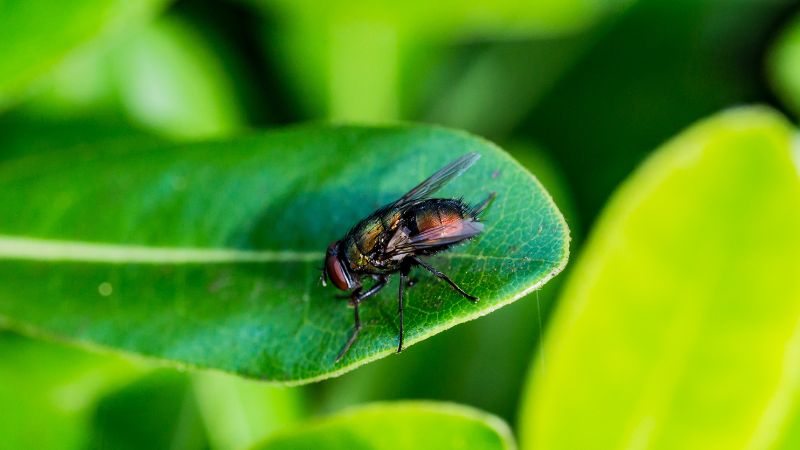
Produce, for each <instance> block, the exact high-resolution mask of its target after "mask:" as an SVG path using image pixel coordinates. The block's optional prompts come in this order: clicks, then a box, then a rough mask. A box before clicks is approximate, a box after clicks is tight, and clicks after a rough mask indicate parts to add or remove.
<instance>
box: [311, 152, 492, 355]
mask: <svg viewBox="0 0 800 450" xmlns="http://www.w3.org/2000/svg"><path fill="white" fill-rule="evenodd" d="M478 158H480V155H479V154H477V153H468V154H466V155H464V156H462V157H460V158H458V159H456V160H455V161H453V162H451V163H450V164H448V165H446V166H444V167H442V168H441V169H439V171H438V172H436V173H434V174H433V175H431V176H430V177H429V178H428V179H427V180H425V181H423V182H422V183H420V184H419V185H417V186H416V187H415V188H414V189H411V190H410V191H408V193H406V194H405V195H403V196H402V197H400V198H399V199H398V200H396V201H394V202H392V203H390V204H388V205H386V206H384V207H382V208H380V209H378V210H377V211H375V212H374V213H372V214H370V215H369V216H368V217H366V218H364V219H362V220H361V221H360V222H358V223H357V224H356V225H355V226H354V227H353V228H351V229H350V231H348V232H347V234H346V235H345V236H344V238H342V239H341V240H338V241H336V242H334V243H332V244H331V245H329V246H328V250H327V252H326V256H325V265H324V266H323V268H322V285H323V286H325V285H326V284H327V280H328V279H330V281H331V282H332V283H333V285H334V286H336V287H337V288H338V289H341V290H343V291H349V292H348V294H346V295H344V296H342V298H349V299H350V300H349V303H350V305H352V306H353V310H354V320H355V324H354V327H353V333H352V334H351V335H350V338H349V339H348V340H347V342H346V343H345V344H344V347H342V349H341V351H340V352H339V354H338V356H337V357H336V362H338V361H339V360H340V359H342V357H343V356H344V355H345V354H346V353H347V351H348V350H349V349H350V347H351V346H352V345H353V343H354V342H355V341H356V338H357V337H358V333H359V331H361V319H360V318H359V315H358V306H359V304H360V303H361V302H362V301H364V300H365V299H367V298H369V297H371V296H373V295H375V294H377V293H378V292H379V291H380V290H381V289H383V288H384V287H385V286H386V284H387V283H388V282H389V277H390V276H391V275H393V274H395V273H399V274H400V287H399V292H398V295H397V302H398V314H399V316H400V333H399V336H398V341H399V343H398V345H397V351H398V353H399V352H400V351H402V350H403V291H404V289H405V288H407V287H410V286H411V285H412V284H413V282H411V281H409V278H408V276H409V273H410V272H411V268H413V267H417V266H419V267H422V268H423V269H425V270H427V271H428V272H430V273H432V274H433V275H434V276H436V277H437V278H439V279H441V280H444V281H445V282H446V283H447V284H449V285H450V287H452V288H453V289H454V290H455V291H456V292H458V293H459V294H461V295H462V296H463V297H464V298H466V299H467V300H469V301H471V302H473V303H475V302H477V301H478V298H477V297H475V296H472V295H470V294H468V293H466V292H464V290H463V289H461V288H460V287H458V285H457V284H456V283H455V282H454V281H453V280H451V279H450V277H448V276H447V275H445V274H444V273H442V272H440V271H439V270H437V269H436V268H434V267H433V266H431V265H430V264H429V263H427V262H426V261H424V260H423V259H421V257H422V256H430V255H434V254H436V253H439V252H443V251H445V250H447V249H449V248H450V247H453V246H454V245H457V244H460V243H462V242H464V241H466V240H469V239H471V238H473V237H475V236H477V235H478V234H479V233H480V232H481V231H482V230H483V224H482V223H481V222H480V221H479V216H480V214H481V213H482V212H483V211H484V210H485V209H486V207H487V206H488V205H489V203H490V202H491V201H492V199H493V198H494V197H495V194H494V193H492V194H490V195H489V196H488V197H487V198H486V199H485V200H484V201H482V202H481V203H479V204H477V205H475V206H470V205H468V204H467V203H465V202H463V201H462V200H459V199H445V198H430V197H431V195H433V194H434V193H435V192H436V191H438V190H439V189H440V188H441V187H442V186H444V185H445V184H447V183H448V182H449V181H450V180H452V179H454V178H456V177H458V176H459V175H461V174H462V173H464V171H466V170H467V169H469V168H470V166H472V165H473V164H475V162H476V161H477V160H478ZM367 278H372V279H373V280H375V282H374V283H373V284H372V285H371V286H370V287H369V288H368V289H365V288H364V286H363V285H362V283H361V282H362V280H364V279H367Z"/></svg>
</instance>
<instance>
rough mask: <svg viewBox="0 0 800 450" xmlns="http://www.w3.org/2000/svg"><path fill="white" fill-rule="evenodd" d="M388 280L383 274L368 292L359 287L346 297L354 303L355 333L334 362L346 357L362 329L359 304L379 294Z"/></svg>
mask: <svg viewBox="0 0 800 450" xmlns="http://www.w3.org/2000/svg"><path fill="white" fill-rule="evenodd" d="M388 282H389V279H388V278H387V277H385V276H381V277H379V278H378V281H377V282H376V283H375V284H374V285H372V287H371V288H369V289H368V290H367V291H366V292H361V288H358V289H356V290H355V291H353V293H352V294H350V295H348V296H347V297H345V298H349V299H350V304H351V305H353V319H354V325H353V333H352V334H351V335H350V339H348V340H347V342H346V343H345V344H344V347H342V349H341V350H340V351H339V354H338V355H337V356H336V360H334V363H338V362H339V360H341V359H342V358H343V357H344V355H345V354H346V353H347V351H348V350H350V347H352V345H353V343H354V342H355V341H356V338H357V337H358V332H359V331H361V317H359V315H358V305H359V304H360V303H361V302H362V301H363V300H364V299H366V298H368V297H372V296H373V295H375V294H377V293H378V291H380V290H381V289H383V288H384V287H385V286H386V283H388Z"/></svg>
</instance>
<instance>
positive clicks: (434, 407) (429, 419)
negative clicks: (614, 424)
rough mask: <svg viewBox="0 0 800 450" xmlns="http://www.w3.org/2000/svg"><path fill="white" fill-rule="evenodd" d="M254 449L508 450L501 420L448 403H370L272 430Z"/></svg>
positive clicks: (511, 445) (508, 435) (510, 442)
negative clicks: (273, 431) (318, 418)
mask: <svg viewBox="0 0 800 450" xmlns="http://www.w3.org/2000/svg"><path fill="white" fill-rule="evenodd" d="M255 448H256V449H260V450H279V449H291V450H305V449H309V450H311V449H314V450H340V449H341V450H382V449H385V450H389V449H391V450H405V449H408V450H411V449H414V450H416V449H422V448H426V449H427V448H430V449H437V450H449V449H465V448H469V449H474V450H493V449H497V450H501V449H505V450H512V449H514V448H515V444H514V441H513V438H512V436H511V430H509V429H508V426H507V425H506V424H505V422H503V421H502V420H500V419H498V418H496V417H494V416H491V415H488V414H486V413H483V412H480V411H478V410H475V409H472V408H468V407H466V406H460V405H456V404H449V403H433V402H401V403H375V404H371V405H368V406H364V407H360V408H355V409H352V410H348V411H346V412H342V413H339V414H336V415H333V416H330V417H327V418H324V419H321V420H317V421H315V422H311V423H309V424H304V425H303V426H301V427H298V428H296V429H294V430H289V431H285V432H281V433H278V434H277V435H276V436H274V437H273V438H271V439H269V440H268V441H266V442H265V443H263V444H262V445H258V446H256V447H255Z"/></svg>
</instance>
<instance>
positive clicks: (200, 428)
mask: <svg viewBox="0 0 800 450" xmlns="http://www.w3.org/2000/svg"><path fill="white" fill-rule="evenodd" d="M798 13H800V4H798V3H797V2H795V1H792V0H734V1H730V0H677V1H676V0H616V1H599V0H598V1H594V0H592V1H556V0H547V1H538V2H522V1H514V0H504V1H500V2H480V1H467V2H463V1H462V2H455V1H446V2H433V3H432V2H418V1H410V2H400V3H398V2H388V1H377V2H375V1H373V2H366V1H349V0H341V1H335V2H327V3H326V4H325V6H324V7H320V5H319V4H318V2H307V1H282V0H225V1H218V2H203V1H200V0H176V1H162V0H148V1H144V2H124V1H115V0H76V1H71V2H66V3H65V2H57V1H55V0H40V1H36V2H30V1H23V0H6V1H0V54H2V55H3V57H2V58H0V173H2V174H5V175H4V176H5V178H4V179H3V180H5V181H3V182H4V183H8V184H6V186H7V188H4V190H3V192H4V194H3V197H5V198H6V201H5V202H4V203H5V207H6V208H7V207H8V205H9V204H11V203H9V202H14V201H25V205H22V207H21V208H20V209H19V211H22V212H23V213H24V215H25V216H26V217H27V218H28V222H27V223H30V224H34V225H33V226H40V227H45V228H46V227H47V226H50V225H52V226H54V227H55V228H54V229H59V230H62V231H63V229H62V228H63V227H62V225H60V224H57V223H56V224H54V222H52V220H53V218H54V217H55V216H54V215H53V211H55V210H57V209H58V208H59V199H60V201H62V202H63V201H66V200H65V199H67V197H70V196H69V195H67V193H69V192H79V191H80V189H81V187H85V186H89V185H93V184H92V183H95V185H99V184H97V183H112V182H113V181H108V180H109V179H112V180H113V178H114V173H111V172H105V173H103V172H102V170H103V169H98V170H99V172H98V173H96V174H90V173H85V174H81V176H75V175H71V176H67V175H63V174H64V173H66V172H64V171H65V170H66V169H65V168H70V167H71V166H72V165H71V162H72V161H73V160H74V159H73V158H75V156H73V155H84V157H85V158H87V159H88V160H92V158H94V157H98V156H99V155H109V154H123V153H125V152H129V151H136V149H142V148H150V149H153V148H161V149H165V148H169V149H173V150H174V151H176V152H180V151H182V149H186V148H195V149H196V148H204V149H206V150H204V151H206V152H208V153H209V154H212V153H213V154H214V155H217V156H216V157H218V158H227V157H229V156H225V155H228V154H229V153H230V152H231V151H233V149H232V148H227V147H226V144H224V143H223V144H219V143H218V144H215V145H216V146H213V145H211V144H206V143H205V142H208V141H207V140H208V139H214V140H216V142H238V141H240V140H241V139H247V138H243V137H242V135H250V134H251V133H253V132H256V131H260V130H264V129H266V130H269V129H273V128H279V127H281V126H284V125H288V124H295V123H298V122H303V121H319V120H322V121H325V120H331V119H332V120H335V121H349V122H358V123H361V124H364V123H366V124H385V123H387V122H394V121H396V120H407V121H417V122H425V123H431V124H437V125H446V126H450V127H454V128H458V129H463V130H466V131H470V132H473V133H476V134H478V135H481V136H484V137H486V138H488V139H490V140H492V141H493V142H496V143H497V144H499V146H500V147H502V148H504V149H506V150H507V151H508V152H509V153H511V155H512V156H514V158H516V159H517V160H518V161H519V162H520V163H521V164H523V165H524V166H525V167H526V168H527V169H528V170H529V171H531V172H532V173H533V174H535V175H536V176H537V178H538V179H539V180H540V181H541V182H542V184H544V186H545V187H546V188H547V191H548V192H549V193H550V194H551V195H552V196H553V199H554V201H555V204H556V205H558V208H559V209H560V210H561V212H563V214H564V216H565V218H566V220H567V223H569V226H570V230H571V235H572V241H571V246H572V248H571V251H572V255H573V257H572V259H573V263H574V264H571V265H570V267H569V268H568V269H567V271H566V272H565V273H564V274H562V275H560V276H559V277H557V278H556V279H554V280H553V281H552V282H550V283H549V284H547V285H546V286H545V287H544V288H542V289H541V290H538V291H536V292H534V293H532V294H530V295H529V296H527V297H526V298H523V299H521V300H519V301H517V302H515V303H513V304H510V305H508V306H506V307H504V308H502V309H499V310H497V311H495V312H493V313H492V314H489V315H487V316H486V317H484V318H481V319H480V320H474V321H471V322H468V323H465V324H463V325H460V326H457V327H455V328H453V329H451V330H449V331H447V332H445V333H440V334H437V335H435V336H433V337H430V338H429V339H427V340H425V341H423V342H420V343H419V344H418V345H416V346H414V347H412V348H409V349H408V350H407V351H406V352H404V353H402V354H400V355H397V356H392V357H388V358H384V359H381V360H380V361H376V362H373V363H371V364H369V365H366V366H363V367H361V368H360V369H358V370H356V371H353V372H351V373H348V374H346V375H343V376H341V377H338V378H334V379H330V380H327V381H324V382H320V383H316V384H312V385H308V386H304V387H294V388H287V387H279V386H272V385H266V384H264V383H260V382H257V381H251V380H247V379H244V378H240V377H236V376H230V375H223V374H219V373H214V372H206V371H194V370H190V371H184V370H176V369H174V368H169V367H160V366H159V365H157V364H156V365H154V363H153V362H152V361H150V360H145V361H143V360H140V359H138V358H131V357H130V356H129V355H121V354H117V353H113V352H108V351H101V352H97V351H96V349H94V348H89V349H87V348H83V347H75V346H69V345H65V343H63V342H61V341H54V340H53V339H52V338H50V337H48V336H42V335H41V333H40V332H34V331H36V330H33V329H31V328H30V327H27V326H21V325H20V324H19V323H16V322H15V321H14V320H12V319H13V317H8V316H7V314H8V313H7V312H4V313H3V315H0V324H2V325H4V328H8V329H9V330H13V331H4V332H2V333H3V334H0V435H1V436H3V439H0V448H9V449H21V448H22V449H25V448H37V449H49V448H53V449H55V448H59V449H60V448H63V449H79V448H87V447H89V448H142V447H148V448H171V449H202V448H213V449H244V448H249V447H251V446H254V445H259V446H260V447H263V448H280V447H278V446H279V445H282V444H281V442H283V443H284V444H286V445H290V446H291V445H294V446H295V447H297V446H299V445H300V444H299V442H305V443H306V444H308V445H313V448H338V447H336V445H345V444H347V443H348V442H349V443H351V444H352V442H353V441H352V440H351V441H348V440H347V439H352V438H353V436H356V437H358V439H359V442H360V444H361V445H363V446H365V448H381V447H380V445H381V444H380V443H378V442H376V441H372V440H370V439H371V438H372V437H374V436H372V437H371V436H369V435H366V436H364V435H362V434H360V433H363V432H364V430H363V427H361V426H357V424H354V423H353V422H358V421H359V416H358V415H359V414H367V415H370V414H372V415H373V417H372V418H371V419H369V420H372V421H375V423H379V422H380V421H381V420H388V421H389V422H393V423H394V421H397V423H403V424H406V425H407V426H406V429H407V430H408V431H407V432H408V433H410V434H411V435H416V434H418V433H424V432H425V431H424V428H422V424H420V423H419V419H421V418H429V420H430V421H432V423H438V422H436V421H437V420H443V421H446V422H447V423H448V425H445V424H444V422H442V423H441V426H442V427H445V426H449V427H454V429H464V430H465V433H466V434H468V435H470V436H483V437H486V440H485V442H486V445H485V448H503V446H505V447H509V446H513V445H514V444H513V438H508V437H507V436H506V435H505V434H503V433H505V431H502V430H505V429H506V428H504V426H503V425H502V424H500V425H498V419H497V418H496V417H494V416H497V417H499V418H501V419H503V420H505V421H506V422H507V423H509V424H511V429H512V430H513V434H514V435H515V436H517V437H518V438H519V440H520V445H521V447H523V448H530V449H573V448H585V449H590V448H603V449H607V448H642V449H650V448H704V449H711V448H721V449H736V448H741V449H745V448H746V449H784V448H785V449H789V448H795V447H797V445H798V443H800V421H798V417H800V414H798V413H799V412H800V406H798V405H800V401H799V400H800V394H799V393H800V388H798V386H800V370H799V369H798V361H800V351H799V350H798V348H800V346H799V345H800V344H798V336H799V335H800V332H798V331H797V330H798V325H797V324H798V321H799V320H800V311H798V310H797V305H798V304H800V303H798V300H800V292H799V291H798V284H797V280H798V279H800V263H798V261H800V259H798V258H797V254H798V250H800V249H799V248H798V246H799V245H800V243H798V240H797V239H798V233H797V230H798V229H800V223H799V222H800V219H799V218H798V215H797V214H798V211H800V208H798V206H800V187H798V186H799V185H798V172H799V171H798V167H799V166H800V163H798V161H800V156H798V155H800V152H798V151H797V150H796V149H793V142H794V135H795V133H796V130H795V125H793V121H794V119H795V118H796V117H797V114H798V112H800V71H798V70H797V69H798V68H800V38H798V37H800V21H798V19H797V17H798ZM748 104H762V105H767V106H768V107H766V108H765V107H744V108H742V107H741V105H748ZM733 107H739V108H738V109H735V110H729V108H733ZM701 120H702V122H699V123H698V124H696V125H693V124H695V122H698V121H701ZM195 141H200V142H199V143H197V142H195ZM665 142H666V144H665ZM240 151H241V152H247V151H248V150H247V149H242V150H240ZM365 151H366V150H365ZM449 151H453V152H454V153H459V152H458V149H452V150H449ZM377 154H378V153H376V154H375V155H377ZM286 155H287V156H286V158H287V159H288V160H290V159H291V157H292V155H291V154H290V152H289V150H287V153H286ZM373 156H374V155H373ZM295 157H297V155H295ZM329 157H330V158H331V159H332V160H333V159H336V158H338V159H340V160H341V161H342V162H343V163H344V162H349V164H350V165H349V166H348V167H350V168H351V169H352V171H353V172H358V171H359V170H362V169H363V171H366V172H369V171H374V172H375V173H383V172H381V171H380V170H379V169H378V166H377V165H376V163H375V161H376V160H377V158H373V159H370V160H369V161H372V162H370V163H369V164H364V166H363V168H360V167H358V162H359V161H361V160H362V159H361V158H358V159H357V160H350V161H348V153H347V149H344V148H342V149H338V150H330V152H329ZM112 159H113V158H112ZM25 161H28V163H25ZM31 161H35V164H32V163H31ZM175 161H176V162H180V158H176V159H175ZM25 164H27V165H28V167H27V168H25V170H26V171H27V172H25V173H27V174H28V176H29V178H30V179H31V180H33V182H34V184H37V185H49V186H51V188H50V189H45V190H42V191H41V198H40V203H39V204H36V203H32V204H28V202H27V200H21V199H22V197H19V196H18V194H19V193H20V192H23V191H22V190H20V189H21V187H20V185H18V184H14V180H17V179H18V178H19V177H21V176H22V175H21V174H22V173H23V172H20V170H21V169H20V168H21V167H23V166H24V165H25ZM119 164H120V165H125V161H122V160H121V161H119ZM73 169H74V168H73ZM76 170H77V169H76ZM141 170H142V173H144V174H149V173H151V172H149V171H150V170H155V169H154V168H153V167H150V168H149V169H148V167H147V165H144V166H143V168H142V169H141ZM59 173H60V174H62V175H61V178H59V177H58V176H56V175H58V174H59ZM287 175H293V174H292V173H287ZM327 175H330V176H341V177H345V175H346V178H347V179H348V180H351V179H353V177H351V176H350V172H345V173H343V172H337V171H331V173H330V174H327ZM15 177H17V178H15ZM104 180H105V181H104ZM0 181H2V180H0ZM390 181H391V180H390ZM395 181H396V182H397V183H398V184H400V180H399V178H398V179H397V180H395ZM395 181H391V182H392V183H394V182H395ZM206 187H207V188H208V189H209V190H210V191H213V188H214V185H213V184H212V185H208V186H206ZM153 189H157V187H153ZM398 189H400V188H399V186H398ZM363 191H367V189H366V187H364V189H363ZM59 193H60V194H61V196H60V197H59ZM254 195H257V193H254ZM76 196H77V197H76V198H83V199H84V200H89V199H90V197H84V196H82V195H78V194H76ZM133 200H135V201H134V202H133V203H136V206H137V207H142V208H144V207H146V206H147V205H145V204H143V203H137V202H141V201H143V198H140V197H139V196H134V197H133ZM301 200H302V199H299V198H294V197H287V198H286V199H285V201H284V205H285V207H287V208H291V207H292V206H294V207H295V208H297V207H299V206H302V204H303V203H302V201H301ZM520 201H521V200H520ZM26 205H27V206H28V208H27V209H26V208H25V206H26ZM41 205H44V206H41ZM365 208H366V206H365ZM0 211H3V212H2V213H0V229H3V230H7V229H9V227H11V226H12V225H13V224H14V223H20V222H19V220H20V218H19V217H17V216H16V215H14V214H16V213H12V212H11V210H9V209H5V210H3V209H1V208H0ZM83 211H84V212H82V213H81V214H82V216H81V219H86V220H91V221H92V223H95V224H98V225H97V226H98V227H99V226H100V225H99V224H102V223H104V222H103V216H102V211H100V210H96V208H91V207H90V206H87V207H86V209H85V210H83ZM169 214H175V211H174V210H171V211H165V215H164V218H165V219H166V218H167V217H168V216H169ZM215 214H217V215H220V214H224V212H222V211H217V212H215ZM93 215H96V217H95V216H93ZM200 216H202V215H200ZM208 217H211V216H210V215H209V216H208ZM319 220H320V222H321V223H322V224H327V225H320V226H328V227H331V228H333V224H339V222H338V221H341V223H344V222H345V221H346V218H344V217H341V218H338V219H335V220H334V221H333V222H331V221H330V218H329V217H320V218H319ZM179 222H180V220H179V219H174V220H171V221H167V220H164V223H161V224H156V225H152V226H153V229H152V230H151V231H152V232H153V233H154V235H156V236H168V235H174V236H178V237H181V236H183V237H184V238H186V239H188V237H187V235H185V234H184V233H183V232H180V229H179V228H170V223H172V224H176V223H179ZM339 225H341V224H339ZM101 228H102V227H101ZM79 231H80V230H79ZM100 231H101V232H108V229H105V230H103V229H101V230H100ZM276 238H277V237H276ZM315 239H316V240H320V241H323V240H325V239H327V236H326V237H325V239H323V237H321V236H320V237H318V238H315ZM316 240H315V241H314V243H315V245H316V243H317V242H316ZM309 245H310V244H309ZM309 248H310V247H309ZM315 248H316V247H315ZM7 250H8V249H7V248H3V250H0V252H1V251H7ZM321 250H322V249H319V251H321ZM573 266H574V267H573ZM20 270H24V268H23V267H22V266H21V265H20V264H18V263H17V262H15V261H12V260H8V259H7V258H6V259H4V260H3V261H2V265H0V279H4V280H5V281H4V282H3V288H2V289H0V293H2V295H1V296H0V304H6V305H8V304H11V305H17V306H20V305H23V306H24V307H25V308H28V307H30V308H40V311H39V312H38V313H37V314H40V316H41V318H42V320H45V319H46V320H49V321H58V320H60V319H63V318H65V317H70V316H69V313H72V314H75V313H76V310H73V309H72V307H71V306H70V305H69V304H68V303H63V304H61V303H59V300H60V297H59V293H60V292H63V291H62V289H61V287H59V285H57V283H56V284H54V283H55V282H54V281H53V280H55V279H56V278H58V277H54V276H53V274H52V272H48V268H46V267H45V268H44V269H41V270H40V271H39V272H36V274H34V275H36V276H35V277H33V278H35V279H36V280H37V281H36V282H33V283H21V282H20V278H19V277H18V276H17V275H18V274H19V271H20ZM28 275H31V274H30V273H29V274H28ZM39 280H41V281H39ZM14 283H17V284H14ZM146 283H147V282H146V281H145V282H143V284H145V285H146ZM42 292H46V293H47V294H48V296H49V297H48V301H47V302H45V301H43V300H42V301H38V300H37V296H38V295H41V293H42ZM329 293H330V294H332V291H330V292H329ZM136 298H137V299H141V300H155V299H157V298H158V297H157V296H156V297H144V296H137V297H136ZM22 299H24V300H25V301H24V302H22V301H21V300H22ZM48 302H53V303H48ZM53 304H57V305H61V306H60V308H61V311H59V310H58V309H57V308H56V309H52V305H53ZM48 305H49V306H48ZM44 306H48V307H47V308H44ZM20 307H22V306H20ZM62 313H63V314H62ZM73 317H74V316H73ZM551 319H552V320H551ZM75 330H77V331H76V333H79V332H82V331H86V328H82V327H80V326H77V327H76V328H75ZM117 331H118V330H117ZM92 332H93V333H95V335H97V336H112V335H114V334H115V329H114V328H113V327H111V328H108V329H94V330H93V331H92ZM342 332H344V330H342ZM203 336H207V335H206V334H202V333H201V334H200V337H203ZM543 339H545V340H546V345H543V346H541V345H540V342H541V341H542V340H543ZM100 342H103V341H102V340H100ZM158 343H159V341H158V339H157V338H156V339H155V340H154V341H153V345H154V348H156V347H158ZM125 344H126V343H121V344H120V345H118V346H119V347H122V348H126V345H125ZM127 344H128V348H129V349H130V342H128V343H127ZM201 350H202V349H200V350H198V353H201ZM226 350H227V348H216V351H219V352H224V351H226ZM407 399H427V400H442V401H446V402H457V403H461V404H464V405H469V406H470V407H474V408H479V409H481V410H483V411H485V412H487V413H490V414H491V415H487V414H485V413H478V412H475V411H473V410H472V409H471V408H467V407H465V406H452V405H449V404H447V405H442V404H439V403H429V402H423V403H415V402H401V403H398V404H393V403H392V402H388V401H392V400H407ZM369 402H376V403H375V404H374V405H370V406H362V407H361V408H364V409H349V408H350V407H353V406H355V405H362V404H364V403H369ZM464 408H467V409H464ZM454 410H457V412H456V413H453V411H454ZM342 411H343V412H342ZM443 411H445V412H443ZM464 411H466V412H464ZM337 413H338V414H337ZM330 414H333V416H329V418H327V419H325V418H323V419H320V418H319V417H320V416H328V415H330ZM442 414H443V415H444V416H446V417H440V416H441V415H442ZM375 426H379V425H375ZM380 426H383V425H380ZM326 427H327V428H326ZM334 428H335V430H333V429H334ZM45 429H46V430H47V433H43V432H42V430H45ZM321 430H324V431H321ZM497 430H501V432H497ZM320 433H321V435H322V436H323V438H322V439H320V438H319V437H320ZM337 436H338V438H337ZM498 436H499V438H498ZM495 438H497V439H495ZM265 439H266V440H265ZM292 439H299V440H298V441H292ZM477 439H480V438H478V437H476V438H475V440H473V441H471V443H472V444H473V447H471V448H476V446H477V442H478V441H477ZM481 442H483V441H481ZM342 443H344V444H342ZM461 444H463V442H462V443H461ZM443 445H444V444H443ZM448 445H451V446H453V448H457V447H456V446H457V445H459V443H458V442H456V443H452V442H451V443H448ZM498 445H499V446H500V447H497V446H498ZM348 448H349V447H348Z"/></svg>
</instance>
